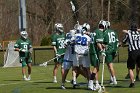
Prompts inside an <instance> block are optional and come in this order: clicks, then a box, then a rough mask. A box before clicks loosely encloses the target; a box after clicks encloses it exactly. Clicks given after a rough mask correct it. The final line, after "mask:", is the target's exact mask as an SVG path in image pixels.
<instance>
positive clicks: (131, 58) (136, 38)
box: [123, 24, 140, 88]
mask: <svg viewBox="0 0 140 93" xmlns="http://www.w3.org/2000/svg"><path fill="white" fill-rule="evenodd" d="M123 32H125V33H126V35H125V38H124V39H123V44H125V43H126V42H128V45H129V47H128V59H127V68H128V71H129V75H130V85H129V87H130V88H132V87H134V86H135V84H134V72H133V69H135V64H136V65H137V66H138V67H140V32H139V31H138V29H137V26H136V24H132V25H131V28H130V30H128V31H124V30H123Z"/></svg>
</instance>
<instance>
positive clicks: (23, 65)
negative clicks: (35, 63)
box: [20, 57, 32, 67]
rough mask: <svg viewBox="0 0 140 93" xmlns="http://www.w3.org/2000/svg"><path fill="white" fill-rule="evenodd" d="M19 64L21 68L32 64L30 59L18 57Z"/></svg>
mask: <svg viewBox="0 0 140 93" xmlns="http://www.w3.org/2000/svg"><path fill="white" fill-rule="evenodd" d="M20 63H21V64H22V67H25V66H26V65H27V64H28V63H32V58H31V57H29V58H26V57H20Z"/></svg>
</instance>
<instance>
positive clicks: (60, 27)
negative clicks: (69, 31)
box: [55, 23, 64, 33]
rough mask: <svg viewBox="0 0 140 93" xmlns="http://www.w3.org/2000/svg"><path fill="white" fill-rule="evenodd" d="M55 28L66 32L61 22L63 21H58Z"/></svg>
mask: <svg viewBox="0 0 140 93" xmlns="http://www.w3.org/2000/svg"><path fill="white" fill-rule="evenodd" d="M55 29H56V31H59V32H61V33H62V32H64V31H63V30H64V27H63V25H62V24H61V23H56V24H55Z"/></svg>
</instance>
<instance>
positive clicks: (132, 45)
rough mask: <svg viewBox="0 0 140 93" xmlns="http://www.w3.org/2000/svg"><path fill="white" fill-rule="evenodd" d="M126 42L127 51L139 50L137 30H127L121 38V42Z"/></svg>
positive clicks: (139, 35)
mask: <svg viewBox="0 0 140 93" xmlns="http://www.w3.org/2000/svg"><path fill="white" fill-rule="evenodd" d="M126 42H128V44H129V47H128V48H129V51H134V50H139V49H140V33H139V32H138V31H131V30H128V33H127V34H126V35H125V38H124V39H123V43H126Z"/></svg>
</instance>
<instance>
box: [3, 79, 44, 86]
mask: <svg viewBox="0 0 140 93" xmlns="http://www.w3.org/2000/svg"><path fill="white" fill-rule="evenodd" d="M44 80H47V79H42V80H36V81H25V82H16V83H8V84H0V87H1V86H8V85H16V84H22V83H28V82H30V83H32V82H38V81H44Z"/></svg>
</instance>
